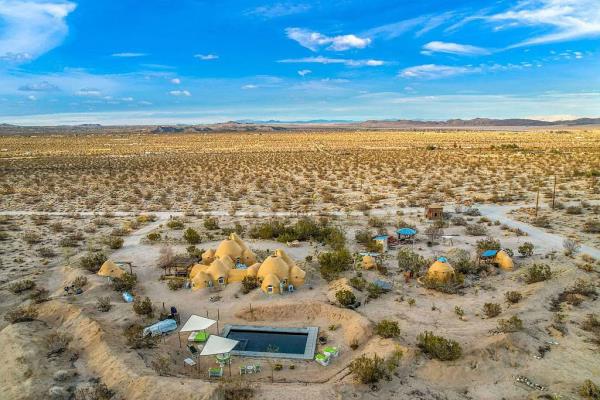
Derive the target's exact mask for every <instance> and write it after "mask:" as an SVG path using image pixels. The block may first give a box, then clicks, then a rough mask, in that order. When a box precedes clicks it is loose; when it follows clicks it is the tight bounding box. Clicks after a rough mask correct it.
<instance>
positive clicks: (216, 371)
mask: <svg viewBox="0 0 600 400" xmlns="http://www.w3.org/2000/svg"><path fill="white" fill-rule="evenodd" d="M222 376H223V368H221V367H214V368H209V369H208V377H209V378H220V377H222Z"/></svg>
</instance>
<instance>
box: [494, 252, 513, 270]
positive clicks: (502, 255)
mask: <svg viewBox="0 0 600 400" xmlns="http://www.w3.org/2000/svg"><path fill="white" fill-rule="evenodd" d="M494 262H495V263H496V265H498V267H500V268H501V269H503V270H505V271H512V269H513V268H514V266H515V264H514V263H513V260H512V258H510V256H509V255H508V253H507V252H506V251H504V250H500V251H499V252H498V253H496V257H494Z"/></svg>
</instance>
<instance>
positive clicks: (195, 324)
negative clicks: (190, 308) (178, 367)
mask: <svg viewBox="0 0 600 400" xmlns="http://www.w3.org/2000/svg"><path fill="white" fill-rule="evenodd" d="M216 322H217V321H215V320H214V319H210V318H204V317H200V316H199V315H194V314H192V315H191V316H190V317H189V318H188V320H187V321H186V323H185V324H183V326H182V327H181V329H180V330H179V333H178V335H179V347H181V332H194V331H204V330H206V329H208V328H210V327H211V326H213V325H214V324H215V323H216Z"/></svg>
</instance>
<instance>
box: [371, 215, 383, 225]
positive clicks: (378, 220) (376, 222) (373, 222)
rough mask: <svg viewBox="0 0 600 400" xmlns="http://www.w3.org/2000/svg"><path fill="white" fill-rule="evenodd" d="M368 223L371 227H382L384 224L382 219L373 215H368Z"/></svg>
mask: <svg viewBox="0 0 600 400" xmlns="http://www.w3.org/2000/svg"><path fill="white" fill-rule="evenodd" d="M368 224H369V226H370V227H371V228H383V227H384V226H385V222H384V221H383V219H381V218H378V217H374V216H373V217H369V221H368Z"/></svg>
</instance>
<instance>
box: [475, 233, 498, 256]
mask: <svg viewBox="0 0 600 400" xmlns="http://www.w3.org/2000/svg"><path fill="white" fill-rule="evenodd" d="M500 248H501V247H500V242H499V241H498V240H497V239H494V238H492V237H489V236H488V237H487V238H485V239H481V240H478V241H477V251H478V252H479V253H483V252H484V251H486V250H500Z"/></svg>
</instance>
